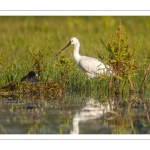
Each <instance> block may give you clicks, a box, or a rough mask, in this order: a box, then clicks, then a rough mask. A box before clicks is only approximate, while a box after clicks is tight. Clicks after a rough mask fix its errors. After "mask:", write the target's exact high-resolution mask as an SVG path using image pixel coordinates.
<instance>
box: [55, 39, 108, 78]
mask: <svg viewBox="0 0 150 150" xmlns="http://www.w3.org/2000/svg"><path fill="white" fill-rule="evenodd" d="M71 44H73V45H74V49H73V57H74V59H75V61H76V63H77V65H78V66H79V67H80V69H81V70H83V71H84V72H85V73H86V74H87V76H88V78H89V79H90V78H93V77H95V76H101V75H103V74H107V75H110V73H111V70H110V67H109V66H108V65H104V64H103V63H102V62H100V61H99V60H98V59H96V58H92V57H88V56H81V55H80V54H79V49H80V42H79V40H78V39H77V38H76V37H72V38H71V39H70V41H69V43H68V44H67V45H66V46H65V47H64V48H63V49H62V50H61V51H63V50H64V49H66V48H67V47H68V46H69V45H71ZM61 51H59V52H58V53H57V54H56V56H57V55H58V54H60V53H61Z"/></svg>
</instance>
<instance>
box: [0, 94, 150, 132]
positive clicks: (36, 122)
mask: <svg viewBox="0 0 150 150" xmlns="http://www.w3.org/2000/svg"><path fill="white" fill-rule="evenodd" d="M147 106H149V104H148V103H147ZM110 111H111V110H110V103H108V102H107V101H106V102H104V103H103V102H101V101H100V99H96V98H91V97H90V98H89V97H88V98H87V97H80V96H78V95H76V96H75V95H73V96H70V95H67V94H66V95H65V96H64V97H63V98H61V99H60V100H50V99H45V98H43V97H35V96H33V97H31V96H29V97H25V98H23V97H21V98H20V97H14V96H9V97H2V96H1V97H0V134H134V133H135V134H148V133H149V131H150V130H149V129H150V128H149V124H148V121H147V116H146V111H145V109H144V106H143V105H142V104H141V103H139V102H138V103H136V104H135V105H134V106H133V108H132V111H130V112H129V111H128V107H127V106H125V105H124V104H123V105H122V107H121V109H120V110H119V111H118V112H117V114H115V115H114V114H113V113H112V114H109V112H110ZM148 113H149V110H148ZM108 114H109V115H108ZM112 116H113V117H112ZM110 118H111V119H110Z"/></svg>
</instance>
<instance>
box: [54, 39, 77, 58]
mask: <svg viewBox="0 0 150 150" xmlns="http://www.w3.org/2000/svg"><path fill="white" fill-rule="evenodd" d="M77 42H79V41H78V39H77V38H76V37H72V38H71V39H70V41H69V43H68V44H67V45H66V46H65V47H64V48H63V49H61V50H60V51H59V52H58V53H57V54H56V56H58V55H59V54H60V53H61V52H62V51H63V50H65V49H66V48H67V47H68V46H69V45H71V44H73V45H74V44H76V43H77Z"/></svg>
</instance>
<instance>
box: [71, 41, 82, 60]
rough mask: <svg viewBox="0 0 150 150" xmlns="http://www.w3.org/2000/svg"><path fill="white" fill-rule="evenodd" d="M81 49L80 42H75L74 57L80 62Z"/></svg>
mask: <svg viewBox="0 0 150 150" xmlns="http://www.w3.org/2000/svg"><path fill="white" fill-rule="evenodd" d="M79 49H80V42H79V41H77V42H76V43H75V44H74V49H73V57H74V59H75V61H76V62H77V63H78V62H79V59H80V57H81V56H80V54H79Z"/></svg>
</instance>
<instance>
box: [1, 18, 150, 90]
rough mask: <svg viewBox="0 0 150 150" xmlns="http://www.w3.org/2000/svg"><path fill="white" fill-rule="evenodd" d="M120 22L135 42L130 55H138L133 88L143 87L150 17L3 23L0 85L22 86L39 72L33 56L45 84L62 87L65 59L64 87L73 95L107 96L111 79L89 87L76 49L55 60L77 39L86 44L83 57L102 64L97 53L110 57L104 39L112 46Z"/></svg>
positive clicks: (45, 19) (20, 20)
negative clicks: (25, 78)
mask: <svg viewBox="0 0 150 150" xmlns="http://www.w3.org/2000/svg"><path fill="white" fill-rule="evenodd" d="M120 20H121V22H122V24H123V25H124V28H125V31H126V33H127V36H128V37H129V39H130V40H131V44H130V46H131V49H132V50H133V51H134V50H135V49H136V53H135V61H136V65H137V66H138V70H137V72H136V75H135V76H134V78H133V84H135V85H136V86H134V87H138V86H139V85H140V82H142V79H143V77H144V71H145V70H144V69H145V67H146V65H147V63H146V61H145V59H146V57H147V56H148V55H149V53H150V48H149V47H150V45H149V39H150V35H149V34H148V32H149V29H150V17H147V16H144V17H142V16H139V17H132V16H128V17H123V16H122V17H121V16H118V17H113V16H111V17H110V16H82V17H80V16H74V17H72V16H66V17H63V16H60V17H59V16H47V17H44V16H39V17H34V16H26V17H25V16H21V17H20V16H16V17H15V16H12V17H7V16H4V17H0V35H1V36H0V85H2V86H3V85H6V84H8V83H9V82H11V81H20V79H21V78H22V77H23V76H24V75H26V74H27V73H28V72H29V71H31V70H36V69H37V68H36V65H35V60H34V59H33V56H34V57H36V58H37V59H39V63H40V65H41V71H42V72H41V76H40V77H39V78H40V80H41V81H46V80H47V79H49V80H53V81H54V82H58V81H59V80H60V78H61V73H62V72H63V70H64V67H65V64H61V60H62V59H63V58H64V59H65V60H66V61H67V64H68V73H67V75H66V77H65V79H64V82H63V86H65V87H67V88H68V89H69V90H72V91H74V90H77V91H81V89H82V90H84V91H87V92H88V91H90V89H92V90H99V91H107V85H108V79H107V78H106V79H103V80H102V81H99V80H97V79H93V80H92V81H87V77H86V74H85V73H84V72H82V71H81V70H79V68H78V66H77V65H76V64H75V62H74V60H73V58H72V47H70V48H68V49H67V50H66V51H64V52H63V53H62V54H61V55H60V56H59V57H56V56H55V54H56V53H57V52H58V51H59V50H60V49H61V48H62V47H64V46H65V45H66V44H67V43H68V41H69V40H70V38H71V37H73V36H76V37H78V39H79V40H80V42H81V51H80V54H81V55H87V56H91V57H95V58H98V55H97V51H98V52H100V53H101V54H103V55H108V52H107V51H106V49H105V48H104V46H103V44H102V43H101V39H103V40H104V41H108V39H109V37H110V34H112V33H114V31H115V30H116V29H117V27H118V24H119V21H120ZM36 71H37V70H36ZM149 80H150V79H149V78H148V79H147V83H146V84H145V89H149V86H150V85H149V84H148V83H149Z"/></svg>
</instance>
